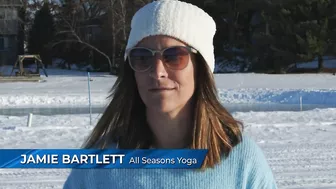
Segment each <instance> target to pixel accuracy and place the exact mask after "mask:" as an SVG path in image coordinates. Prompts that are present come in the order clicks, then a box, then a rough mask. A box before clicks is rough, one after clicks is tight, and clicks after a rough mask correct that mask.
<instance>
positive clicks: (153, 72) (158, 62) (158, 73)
mask: <svg viewBox="0 0 336 189" xmlns="http://www.w3.org/2000/svg"><path fill="white" fill-rule="evenodd" d="M150 76H151V77H153V78H154V79H159V78H165V77H168V73H167V70H166V67H165V65H164V62H163V60H162V57H161V56H160V55H158V54H156V56H155V57H154V60H153V65H152V68H151V69H150Z"/></svg>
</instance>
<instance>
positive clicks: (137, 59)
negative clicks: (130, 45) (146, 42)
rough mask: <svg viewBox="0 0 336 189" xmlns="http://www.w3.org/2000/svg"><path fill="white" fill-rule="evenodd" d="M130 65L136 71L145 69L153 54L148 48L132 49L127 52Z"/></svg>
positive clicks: (149, 63) (148, 65)
mask: <svg viewBox="0 0 336 189" xmlns="http://www.w3.org/2000/svg"><path fill="white" fill-rule="evenodd" d="M129 61H130V65H131V67H132V68H133V69H134V70H136V71H145V70H147V69H148V68H149V67H150V66H151V63H152V61H153V54H152V53H151V52H150V51H149V50H148V49H141V48H139V49H132V50H131V51H130V53H129Z"/></svg>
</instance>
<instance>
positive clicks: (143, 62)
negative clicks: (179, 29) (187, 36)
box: [127, 46, 197, 72]
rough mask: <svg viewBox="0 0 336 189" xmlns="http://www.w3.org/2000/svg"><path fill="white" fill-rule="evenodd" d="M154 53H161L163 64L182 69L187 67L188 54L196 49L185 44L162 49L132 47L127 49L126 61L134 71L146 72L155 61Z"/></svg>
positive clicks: (170, 67)
mask: <svg viewBox="0 0 336 189" xmlns="http://www.w3.org/2000/svg"><path fill="white" fill-rule="evenodd" d="M156 53H158V54H160V55H161V57H160V58H161V61H162V62H163V64H164V65H165V66H166V67H167V68H169V69H172V70H182V69H184V68H185V67H187V65H188V63H189V60H190V54H191V53H197V50H195V49H193V48H191V47H186V46H173V47H169V48H166V49H163V50H157V51H156V50H152V49H148V48H145V47H134V48H131V49H130V50H129V51H128V53H127V54H128V62H129V64H130V66H131V68H132V69H133V70H134V71H136V72H146V71H148V70H149V69H151V68H152V66H153V65H154V63H155V61H156Z"/></svg>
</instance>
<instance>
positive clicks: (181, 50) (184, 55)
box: [162, 47, 189, 70]
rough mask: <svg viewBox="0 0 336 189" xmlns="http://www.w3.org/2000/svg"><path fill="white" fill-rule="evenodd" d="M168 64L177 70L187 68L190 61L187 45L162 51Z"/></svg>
mask: <svg viewBox="0 0 336 189" xmlns="http://www.w3.org/2000/svg"><path fill="white" fill-rule="evenodd" d="M162 56H163V59H164V62H165V63H166V65H167V66H168V67H169V68H171V69H175V70H181V69H183V68H185V67H186V66H187V64H188V62H189V51H188V49H187V48H185V47H172V48H169V49H166V50H165V51H164V52H163V53H162Z"/></svg>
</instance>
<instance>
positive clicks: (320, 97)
mask: <svg viewBox="0 0 336 189" xmlns="http://www.w3.org/2000/svg"><path fill="white" fill-rule="evenodd" d="M48 73H49V75H50V76H49V77H48V78H44V79H45V80H46V82H41V83H0V108H20V107H55V106H64V107H74V106H87V105H88V93H87V92H88V90H87V89H88V83H87V78H86V73H84V72H73V71H66V70H48ZM215 79H216V84H217V87H218V89H219V96H220V98H221V100H222V102H224V103H237V104H239V103H244V104H245V103H253V104H255V103H259V104H260V103H272V104H299V99H300V97H302V102H303V104H304V105H305V104H320V105H321V104H322V105H323V104H324V105H326V104H328V106H329V107H331V108H328V109H314V110H309V111H302V112H299V111H297V112H290V111H273V112H252V111H250V112H235V113H233V115H234V117H236V118H237V119H239V120H241V121H243V123H244V125H245V132H246V133H248V134H249V135H250V136H251V137H252V138H254V139H255V141H256V142H257V143H258V144H259V145H260V147H261V148H262V149H263V150H264V152H265V155H266V158H267V160H268V161H269V164H270V166H271V168H272V170H273V172H274V175H275V178H276V180H277V183H278V186H279V188H280V189H294V188H295V189H322V188H323V189H331V188H333V189H335V188H336V140H335V139H336V85H335V83H336V76H333V75H329V74H320V75H318V74H304V75H265V74H218V75H215ZM115 80H116V77H114V76H109V75H108V74H103V73H100V74H97V73H96V74H93V75H92V81H91V83H90V85H91V90H92V93H91V96H92V103H93V104H94V105H97V106H99V105H102V106H103V105H105V103H106V96H107V95H108V91H109V90H110V88H111V87H112V85H113V83H114V82H115ZM99 117H100V115H99V114H94V115H93V125H94V123H95V122H96V121H97V120H98V118H99ZM26 123H27V116H9V115H0V131H1V134H0V148H78V147H80V146H81V144H82V143H83V141H84V139H85V137H86V136H87V135H88V134H89V132H90V131H91V129H92V127H93V126H92V125H90V124H89V115H86V114H77V115H54V116H42V115H35V116H34V117H33V124H32V127H27V126H26ZM68 173H69V170H66V169H24V170H18V169H0V188H4V189H14V188H15V189H16V188H25V189H29V188H31V189H42V188H43V189H47V188H62V185H63V183H64V181H65V179H66V177H67V175H68Z"/></svg>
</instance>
